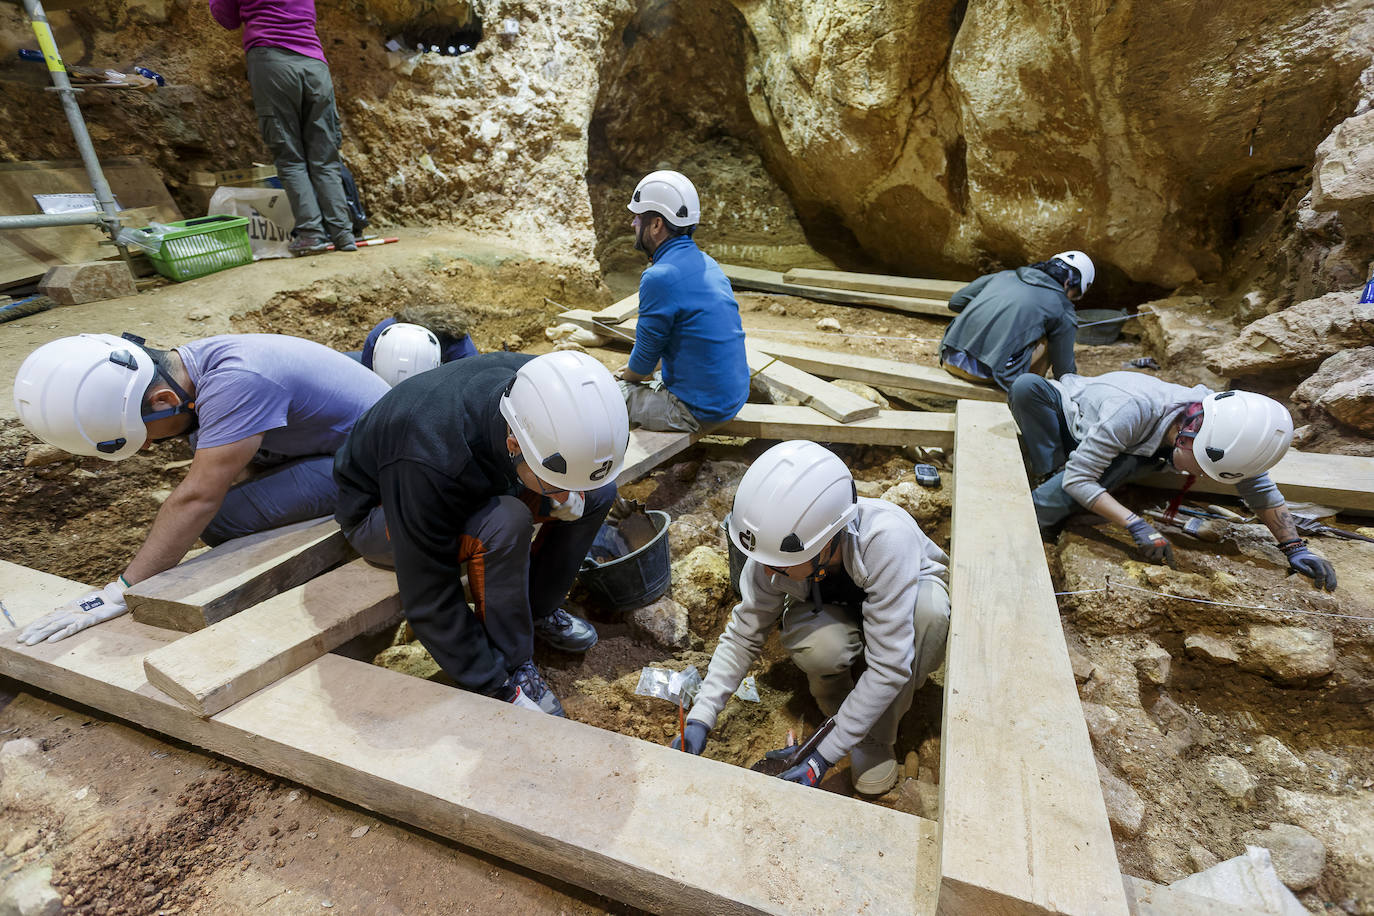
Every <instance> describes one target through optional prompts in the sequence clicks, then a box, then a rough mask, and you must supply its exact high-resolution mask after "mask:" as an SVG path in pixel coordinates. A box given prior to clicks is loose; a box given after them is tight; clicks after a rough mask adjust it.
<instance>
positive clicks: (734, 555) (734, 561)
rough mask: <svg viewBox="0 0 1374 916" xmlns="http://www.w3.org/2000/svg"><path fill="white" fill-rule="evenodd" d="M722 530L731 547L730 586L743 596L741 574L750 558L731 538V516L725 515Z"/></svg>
mask: <svg viewBox="0 0 1374 916" xmlns="http://www.w3.org/2000/svg"><path fill="white" fill-rule="evenodd" d="M720 530H721V531H724V532H725V543H726V544H727V545H728V546H729V548H730V587H731V588H733V589H734V590H735V594H736V595H739V596H740V597H741V598H743V597H744V593H743V592H741V591H740V590H739V575H740V573H742V572H743V571H744V561H745V560H747V559H749V558H748V557H746V556H745V555H744V551H743V550H740V549H739V548H738V547H736V546H735V542H734V541H733V540H731V539H730V516H729V515H726V516H725V521H723V522H721V523H720Z"/></svg>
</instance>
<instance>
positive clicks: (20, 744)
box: [0, 738, 39, 758]
mask: <svg viewBox="0 0 1374 916" xmlns="http://www.w3.org/2000/svg"><path fill="white" fill-rule="evenodd" d="M38 749H39V748H38V742H37V741H35V740H33V739H32V738H14V739H13V740H10V741H6V742H5V743H4V744H0V758H5V757H23V756H24V755H25V754H34V753H37V752H38Z"/></svg>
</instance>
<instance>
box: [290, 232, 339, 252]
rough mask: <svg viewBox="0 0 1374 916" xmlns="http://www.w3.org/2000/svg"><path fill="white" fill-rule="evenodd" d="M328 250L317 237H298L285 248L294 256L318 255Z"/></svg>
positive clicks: (323, 242) (323, 241)
mask: <svg viewBox="0 0 1374 916" xmlns="http://www.w3.org/2000/svg"><path fill="white" fill-rule="evenodd" d="M328 249H329V246H328V245H327V244H326V243H325V240H324V239H322V238H320V237H319V236H318V235H298V236H296V237H295V238H294V239H292V240H291V244H289V245H287V246H286V250H287V251H289V252H291V253H292V254H294V255H304V254H320V253H321V252H324V251H327V250H328Z"/></svg>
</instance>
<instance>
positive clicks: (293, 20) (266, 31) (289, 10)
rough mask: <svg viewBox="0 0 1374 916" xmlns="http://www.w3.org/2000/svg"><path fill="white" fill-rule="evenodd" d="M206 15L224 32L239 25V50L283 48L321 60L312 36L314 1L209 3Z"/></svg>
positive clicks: (229, 0)
mask: <svg viewBox="0 0 1374 916" xmlns="http://www.w3.org/2000/svg"><path fill="white" fill-rule="evenodd" d="M210 15H211V16H214V17H215V21H216V22H218V23H219V24H220V25H222V26H224V27H225V28H226V29H237V28H238V27H239V26H243V50H245V51H247V50H249V49H250V48H256V47H260V46H268V47H273V48H285V49H286V50H288V51H295V52H296V53H297V54H304V55H305V56H306V57H313V58H315V59H316V60H324V59H325V58H324V48H323V47H321V45H320V36H319V35H317V34H316V33H315V0H210Z"/></svg>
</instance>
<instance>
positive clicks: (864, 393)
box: [830, 378, 892, 410]
mask: <svg viewBox="0 0 1374 916" xmlns="http://www.w3.org/2000/svg"><path fill="white" fill-rule="evenodd" d="M830 384H832V385H834V386H835V387H836V388H843V389H844V390H845V391H849V392H852V393H853V394H857V395H858V396H859V397H861V398H863V399H864V400H865V401H872V402H873V403H874V404H877V405H878V406H879V407H881V408H882V409H883V410H888V409H890V408H891V407H892V402H891V401H889V400H888V399H887V398H885V397H883V395H882V392H880V391H878V389H876V388H873V387H872V386H869V385H865V384H864V383H863V382H856V381H854V380H853V379H847V378H839V379H835V381H833V382H831V383H830Z"/></svg>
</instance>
